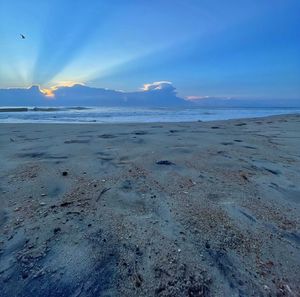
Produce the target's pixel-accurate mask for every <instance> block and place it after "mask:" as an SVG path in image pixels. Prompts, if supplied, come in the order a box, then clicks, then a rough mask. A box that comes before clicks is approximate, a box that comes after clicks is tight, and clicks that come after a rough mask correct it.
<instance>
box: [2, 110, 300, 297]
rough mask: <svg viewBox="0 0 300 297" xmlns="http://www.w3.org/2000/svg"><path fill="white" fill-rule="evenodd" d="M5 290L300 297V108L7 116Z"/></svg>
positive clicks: (4, 127) (14, 293)
mask: <svg viewBox="0 0 300 297" xmlns="http://www.w3.org/2000/svg"><path fill="white" fill-rule="evenodd" d="M0 164H1V173H0V203H1V204H0V296H2V297H8V296H9V297H11V296H18V297H19V296H43V297H46V296H73V297H84V296H106V297H107V296H300V295H299V292H300V253H299V249H300V216H299V213H300V204H299V203H300V116H299V115H287V116H273V117H268V118H259V119H247V120H245V119H243V120H230V121H219V122H205V123H203V122H194V123H170V124H168V123H163V124H161V123H157V124H153V123H151V124H114V125H98V124H88V125H76V124H74V125H73V124H70V125H60V124H49V125H48V124H39V125H38V124H0Z"/></svg>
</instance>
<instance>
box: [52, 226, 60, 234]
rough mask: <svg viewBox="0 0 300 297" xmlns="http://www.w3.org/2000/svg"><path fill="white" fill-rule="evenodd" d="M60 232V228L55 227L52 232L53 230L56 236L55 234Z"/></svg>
mask: <svg viewBox="0 0 300 297" xmlns="http://www.w3.org/2000/svg"><path fill="white" fill-rule="evenodd" d="M60 231H61V228H60V227H56V228H54V230H53V232H54V234H57V233H58V232H60Z"/></svg>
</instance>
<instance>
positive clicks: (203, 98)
mask: <svg viewBox="0 0 300 297" xmlns="http://www.w3.org/2000/svg"><path fill="white" fill-rule="evenodd" d="M185 99H186V100H187V101H194V102H195V101H201V100H207V99H210V100H214V99H216V100H218V99H220V100H230V99H232V98H231V97H225V96H224V97H216V96H187V97H185Z"/></svg>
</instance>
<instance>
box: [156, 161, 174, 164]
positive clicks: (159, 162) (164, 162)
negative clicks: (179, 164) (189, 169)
mask: <svg viewBox="0 0 300 297" xmlns="http://www.w3.org/2000/svg"><path fill="white" fill-rule="evenodd" d="M156 164H157V165H175V164H174V163H172V162H171V161H168V160H161V161H157V162H156Z"/></svg>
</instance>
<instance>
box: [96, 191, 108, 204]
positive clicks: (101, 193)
mask: <svg viewBox="0 0 300 297" xmlns="http://www.w3.org/2000/svg"><path fill="white" fill-rule="evenodd" d="M110 189H111V188H104V189H103V190H102V191H101V192H100V194H99V196H98V198H97V202H98V201H99V200H100V198H101V197H102V195H103V194H104V193H106V192H107V191H109V190H110Z"/></svg>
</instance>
